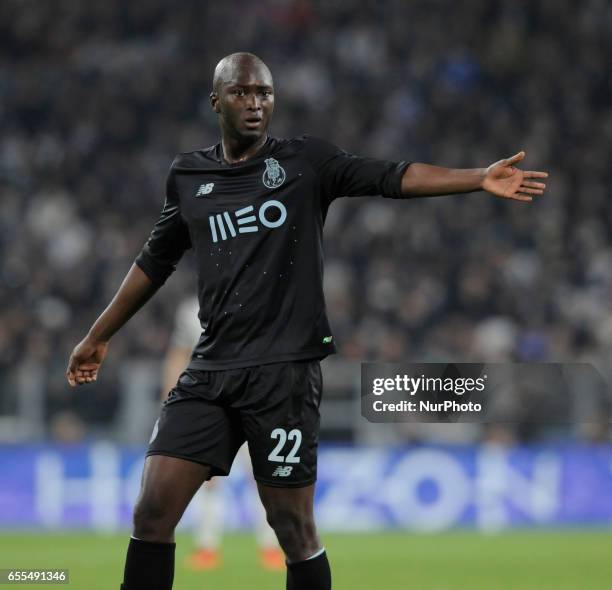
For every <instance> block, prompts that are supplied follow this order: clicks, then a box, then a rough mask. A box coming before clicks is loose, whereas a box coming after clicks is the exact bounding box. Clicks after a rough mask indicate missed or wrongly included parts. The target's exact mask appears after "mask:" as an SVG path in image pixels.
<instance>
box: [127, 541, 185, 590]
mask: <svg viewBox="0 0 612 590" xmlns="http://www.w3.org/2000/svg"><path fill="white" fill-rule="evenodd" d="M175 547H176V544H175V543H152V542H150V541H141V540H140V539H134V538H133V537H132V538H131V539H130V544H129V545H128V549H127V556H126V558H125V570H124V572H123V584H122V585H121V589H122V590H171V588H172V581H173V579H174V548H175Z"/></svg>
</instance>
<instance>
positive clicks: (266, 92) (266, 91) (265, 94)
mask: <svg viewBox="0 0 612 590" xmlns="http://www.w3.org/2000/svg"><path fill="white" fill-rule="evenodd" d="M261 94H262V95H263V96H272V91H271V90H262V91H261Z"/></svg>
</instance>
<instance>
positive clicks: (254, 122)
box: [244, 117, 263, 129]
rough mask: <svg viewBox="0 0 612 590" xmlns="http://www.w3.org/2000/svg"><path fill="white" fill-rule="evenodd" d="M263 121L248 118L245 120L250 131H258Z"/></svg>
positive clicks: (257, 118)
mask: <svg viewBox="0 0 612 590" xmlns="http://www.w3.org/2000/svg"><path fill="white" fill-rule="evenodd" d="M262 122H263V119H262V118H261V117H247V118H246V119H244V124H245V126H246V127H247V128H249V129H257V128H258V127H260V126H261V124H262Z"/></svg>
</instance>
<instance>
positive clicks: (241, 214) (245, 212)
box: [202, 185, 287, 244]
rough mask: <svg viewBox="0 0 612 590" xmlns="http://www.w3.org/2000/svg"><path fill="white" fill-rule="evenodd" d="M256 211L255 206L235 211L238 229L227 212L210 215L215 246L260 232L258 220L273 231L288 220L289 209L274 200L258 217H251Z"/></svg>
mask: <svg viewBox="0 0 612 590" xmlns="http://www.w3.org/2000/svg"><path fill="white" fill-rule="evenodd" d="M202 186H204V185H202ZM254 210H255V209H254V207H253V205H249V206H248V207H243V208H242V209H238V211H234V212H233V213H232V215H233V216H234V217H235V220H236V226H237V227H236V226H235V225H234V222H233V221H232V217H231V216H230V214H229V213H228V212H227V211H225V212H224V213H217V214H216V215H210V216H209V217H208V223H209V224H210V233H211V236H212V241H213V244H214V243H216V242H218V241H219V240H222V241H224V240H228V239H229V238H235V237H236V236H237V235H238V234H248V233H252V232H256V231H259V227H258V226H257V225H256V224H257V219H258V218H259V222H260V223H261V225H263V226H264V227H269V228H271V229H274V228H275V227H279V226H281V225H283V223H285V220H286V219H287V209H286V208H285V205H283V204H282V203H281V202H280V201H275V200H274V199H272V200H270V201H266V202H265V203H264V204H263V205H262V206H261V207H260V208H259V211H258V212H257V216H255V215H250V213H253V212H254ZM273 211H276V212H277V215H276V216H275V217H273V213H272V212H273ZM236 230H238V231H236ZM228 234H229V236H228Z"/></svg>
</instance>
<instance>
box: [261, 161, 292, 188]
mask: <svg viewBox="0 0 612 590" xmlns="http://www.w3.org/2000/svg"><path fill="white" fill-rule="evenodd" d="M265 164H266V169H265V171H264V173H263V176H262V177H261V180H262V182H263V183H264V186H266V187H268V188H278V187H279V186H280V185H281V184H283V182H285V178H286V177H287V175H286V174H285V170H284V168H283V167H282V166H281V165H280V164H279V163H278V160H275V159H274V158H267V159H266V160H265Z"/></svg>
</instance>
